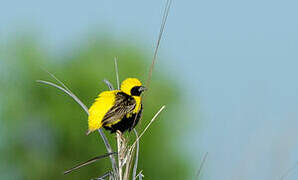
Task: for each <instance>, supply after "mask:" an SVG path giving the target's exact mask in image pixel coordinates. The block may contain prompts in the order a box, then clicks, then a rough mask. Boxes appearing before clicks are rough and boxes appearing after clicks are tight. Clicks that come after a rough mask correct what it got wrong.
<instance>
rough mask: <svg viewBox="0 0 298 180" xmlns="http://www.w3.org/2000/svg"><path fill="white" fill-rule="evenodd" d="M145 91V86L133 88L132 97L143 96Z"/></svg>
mask: <svg viewBox="0 0 298 180" xmlns="http://www.w3.org/2000/svg"><path fill="white" fill-rule="evenodd" d="M145 90H146V88H145V87H144V86H135V87H133V88H131V90H130V94H131V95H132V96H140V95H141V94H142V92H144V91H145Z"/></svg>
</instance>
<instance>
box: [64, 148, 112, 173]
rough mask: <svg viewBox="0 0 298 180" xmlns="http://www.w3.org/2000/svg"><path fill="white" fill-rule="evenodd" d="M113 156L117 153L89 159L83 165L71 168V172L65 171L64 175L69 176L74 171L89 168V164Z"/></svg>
mask: <svg viewBox="0 0 298 180" xmlns="http://www.w3.org/2000/svg"><path fill="white" fill-rule="evenodd" d="M112 154H115V152H114V153H107V154H104V155H101V156H96V157H94V158H92V159H89V160H87V161H85V162H83V163H80V164H78V165H76V166H74V167H72V168H70V169H69V170H66V171H64V172H63V174H69V173H71V172H73V171H74V170H77V169H80V168H81V167H84V166H87V165H89V164H92V163H94V162H96V161H98V160H100V159H103V158H105V157H108V156H110V155H112Z"/></svg>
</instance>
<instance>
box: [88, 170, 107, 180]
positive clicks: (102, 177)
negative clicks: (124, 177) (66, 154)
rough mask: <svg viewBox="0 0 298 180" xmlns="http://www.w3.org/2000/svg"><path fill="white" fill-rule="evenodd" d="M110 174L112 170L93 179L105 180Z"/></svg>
mask: <svg viewBox="0 0 298 180" xmlns="http://www.w3.org/2000/svg"><path fill="white" fill-rule="evenodd" d="M108 176H111V171H109V172H106V173H105V174H104V175H102V176H100V177H98V178H95V179H91V180H104V179H105V178H107V177H108Z"/></svg>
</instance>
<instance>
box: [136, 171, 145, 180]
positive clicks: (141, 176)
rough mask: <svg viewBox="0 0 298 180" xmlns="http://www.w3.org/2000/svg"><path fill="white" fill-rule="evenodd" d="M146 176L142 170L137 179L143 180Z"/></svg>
mask: <svg viewBox="0 0 298 180" xmlns="http://www.w3.org/2000/svg"><path fill="white" fill-rule="evenodd" d="M143 177H144V175H143V173H142V171H140V172H139V174H138V175H137V176H136V179H137V178H139V180H142V179H143Z"/></svg>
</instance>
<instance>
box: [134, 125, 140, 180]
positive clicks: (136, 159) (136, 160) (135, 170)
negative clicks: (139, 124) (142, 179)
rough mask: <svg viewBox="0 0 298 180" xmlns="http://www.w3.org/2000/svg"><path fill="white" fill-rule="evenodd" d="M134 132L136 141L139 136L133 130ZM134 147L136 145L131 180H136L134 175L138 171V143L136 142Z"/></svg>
mask: <svg viewBox="0 0 298 180" xmlns="http://www.w3.org/2000/svg"><path fill="white" fill-rule="evenodd" d="M133 131H134V132H135V135H136V139H138V138H139V135H138V132H137V130H135V129H134V130H133ZM136 142H137V143H136V145H137V149H136V156H135V164H134V166H133V173H132V177H133V180H135V179H136V174H137V170H138V161H139V151H140V143H139V141H136Z"/></svg>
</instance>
